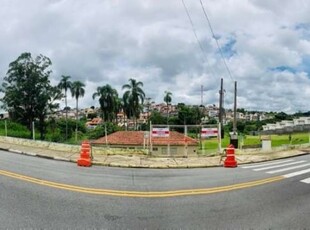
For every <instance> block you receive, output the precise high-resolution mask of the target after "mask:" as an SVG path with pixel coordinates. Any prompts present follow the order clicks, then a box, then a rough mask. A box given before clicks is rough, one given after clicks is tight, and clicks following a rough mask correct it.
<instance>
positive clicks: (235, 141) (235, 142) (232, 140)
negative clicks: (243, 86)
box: [230, 81, 238, 148]
mask: <svg viewBox="0 0 310 230" xmlns="http://www.w3.org/2000/svg"><path fill="white" fill-rule="evenodd" d="M234 91H235V94H234V121H233V132H232V133H231V134H230V144H232V145H233V146H234V147H235V148H238V133H237V116H236V115H237V82H236V81H235V90H234Z"/></svg>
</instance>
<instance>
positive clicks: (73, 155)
mask: <svg viewBox="0 0 310 230" xmlns="http://www.w3.org/2000/svg"><path fill="white" fill-rule="evenodd" d="M0 149H1V150H6V151H9V152H13V153H19V154H25V155H30V156H36V157H42V158H48V159H53V160H60V161H67V162H76V161H77V159H78V158H79V156H80V153H79V152H68V151H60V150H53V149H49V148H40V147H33V146H25V145H21V144H13V143H6V142H3V141H0ZM309 153H310V149H309V148H307V149H293V150H287V151H278V152H272V153H241V152H238V153H237V154H236V160H237V162H238V164H246V163H254V162H263V161H269V160H275V159H281V158H287V157H292V156H299V155H305V154H309ZM220 158H221V157H220V156H213V157H189V158H171V157H170V158H167V157H161V158H159V157H148V156H146V155H133V156H124V155H101V154H97V155H94V156H93V164H94V165H101V166H111V167H131V168H162V169H163V168H203V167H218V166H222V165H223V162H220Z"/></svg>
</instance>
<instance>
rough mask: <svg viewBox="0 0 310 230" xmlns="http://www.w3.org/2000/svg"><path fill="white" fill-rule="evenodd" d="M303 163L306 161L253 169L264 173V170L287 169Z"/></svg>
mask: <svg viewBox="0 0 310 230" xmlns="http://www.w3.org/2000/svg"><path fill="white" fill-rule="evenodd" d="M303 162H305V161H294V162H291V163H285V164H280V165H273V166H267V167H263V168H256V169H253V170H254V171H263V170H268V169H273V168H281V167H285V166H290V165H296V164H300V163H303Z"/></svg>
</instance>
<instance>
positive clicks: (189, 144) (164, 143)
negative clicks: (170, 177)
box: [92, 131, 199, 156]
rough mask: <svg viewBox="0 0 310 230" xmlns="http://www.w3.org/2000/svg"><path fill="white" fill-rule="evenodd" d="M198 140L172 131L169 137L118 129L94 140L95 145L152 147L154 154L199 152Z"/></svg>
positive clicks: (184, 154)
mask: <svg viewBox="0 0 310 230" xmlns="http://www.w3.org/2000/svg"><path fill="white" fill-rule="evenodd" d="M198 143H199V142H198V141H197V140H195V139H193V138H191V137H188V136H185V135H184V134H182V133H179V132H175V131H170V132H169V137H150V135H149V132H146V131H118V132H115V133H112V134H110V135H108V136H107V137H105V136H104V137H101V138H99V139H97V140H95V141H92V144H93V145H95V146H96V145H97V146H109V147H115V148H127V149H142V148H145V149H147V148H149V149H151V153H152V155H160V156H191V155H196V154H197V147H198Z"/></svg>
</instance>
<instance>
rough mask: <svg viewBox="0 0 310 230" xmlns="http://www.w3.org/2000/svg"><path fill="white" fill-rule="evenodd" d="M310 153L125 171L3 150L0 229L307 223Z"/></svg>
mask: <svg viewBox="0 0 310 230" xmlns="http://www.w3.org/2000/svg"><path fill="white" fill-rule="evenodd" d="M309 178H310V155H305V156H301V157H295V158H289V159H283V160H278V161H274V162H265V163H261V164H252V165H244V166H240V167H238V168H233V169H227V168H204V169H159V170H156V169H128V168H127V169H122V168H109V167H91V168H83V167H77V166H76V165H75V164H73V163H67V162H61V161H53V160H48V159H42V158H36V157H30V156H24V155H19V154H13V153H8V152H3V151H0V188H1V193H0V207H1V208H0V223H1V228H9V229H20V228H44V229H89V228H92V229H94V228H101V229H102V228H103V229H307V228H309V226H310V218H309V216H310V184H309V183H310V181H309V180H310V179H309Z"/></svg>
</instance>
